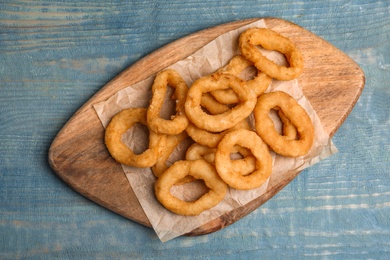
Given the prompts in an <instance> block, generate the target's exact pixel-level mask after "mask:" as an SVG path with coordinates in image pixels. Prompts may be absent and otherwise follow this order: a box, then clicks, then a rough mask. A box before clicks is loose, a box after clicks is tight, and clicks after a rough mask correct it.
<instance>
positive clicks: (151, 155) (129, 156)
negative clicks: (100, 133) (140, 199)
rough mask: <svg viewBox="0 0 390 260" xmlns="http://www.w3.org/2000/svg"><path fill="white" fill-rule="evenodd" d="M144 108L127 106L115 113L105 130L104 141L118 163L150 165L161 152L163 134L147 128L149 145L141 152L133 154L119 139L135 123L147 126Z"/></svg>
mask: <svg viewBox="0 0 390 260" xmlns="http://www.w3.org/2000/svg"><path fill="white" fill-rule="evenodd" d="M146 112H147V109H146V108H129V109H125V110H122V111H121V112H119V113H117V114H116V115H115V116H114V117H113V118H112V119H111V121H110V123H109V124H108V126H107V127H106V130H105V135H104V139H105V140H104V141H105V144H106V147H107V149H108V151H109V153H110V154H111V156H112V157H113V158H114V159H115V160H116V161H117V162H119V163H122V164H125V165H129V166H135V167H151V166H153V165H154V164H155V163H156V160H157V158H158V156H159V155H160V153H161V152H162V146H161V144H162V143H163V142H165V138H166V136H165V135H161V134H157V133H156V132H154V131H153V130H151V129H149V147H148V149H146V150H145V151H144V152H143V153H141V154H135V153H134V152H133V151H132V150H131V149H130V148H128V147H127V146H126V145H125V144H124V143H123V142H122V140H121V138H122V135H123V134H124V133H125V132H126V131H127V130H128V129H130V128H131V127H133V126H134V125H135V124H136V123H140V124H143V125H145V126H147V120H146Z"/></svg>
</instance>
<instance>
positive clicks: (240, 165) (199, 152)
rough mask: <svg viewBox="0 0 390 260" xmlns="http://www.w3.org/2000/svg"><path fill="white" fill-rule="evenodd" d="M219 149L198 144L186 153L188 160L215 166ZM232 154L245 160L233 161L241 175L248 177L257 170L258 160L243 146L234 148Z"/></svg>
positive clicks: (233, 166) (235, 169)
mask: <svg viewBox="0 0 390 260" xmlns="http://www.w3.org/2000/svg"><path fill="white" fill-rule="evenodd" d="M216 152H217V148H210V147H207V146H204V145H200V144H198V143H194V144H193V145H191V146H190V147H189V148H188V150H187V153H186V160H190V161H195V160H201V159H203V160H205V161H206V162H208V163H211V164H215V153H216ZM232 153H234V154H239V155H241V156H242V157H243V159H234V160H232V164H231V165H232V168H233V169H234V171H236V172H240V173H241V175H248V174H250V173H251V172H253V171H254V170H255V169H256V159H255V158H254V157H253V156H252V154H251V152H250V151H248V150H247V149H245V148H243V147H241V146H238V145H236V146H234V149H233V150H232Z"/></svg>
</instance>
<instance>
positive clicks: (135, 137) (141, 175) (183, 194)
mask: <svg viewBox="0 0 390 260" xmlns="http://www.w3.org/2000/svg"><path fill="white" fill-rule="evenodd" d="M250 27H266V26H265V23H264V21H263V20H260V21H257V22H255V23H252V24H249V25H247V26H244V27H241V28H239V29H237V30H233V31H230V32H228V33H226V34H224V35H221V36H220V37H218V38H216V39H215V40H214V41H212V42H210V43H209V44H208V45H206V46H204V47H203V48H202V49H200V50H199V51H197V52H196V53H194V54H193V55H191V56H189V57H188V58H186V59H184V60H181V61H179V62H177V63H175V64H173V65H172V66H170V68H173V69H175V70H176V71H178V72H179V74H181V76H182V77H183V79H184V80H185V81H186V83H187V85H188V86H191V83H192V82H193V81H194V80H196V79H198V78H200V77H202V76H205V75H208V74H211V73H213V72H214V71H216V70H217V69H219V68H220V67H222V66H224V65H225V64H226V63H227V62H228V61H229V60H230V59H231V58H232V57H233V56H234V55H236V54H238V53H239V51H238V36H239V35H240V34H241V32H243V31H244V30H246V29H247V28H250ZM265 53H266V56H267V57H268V58H270V59H272V60H274V61H275V62H277V63H280V64H283V63H285V59H284V56H283V55H281V54H279V53H277V52H269V51H265ZM153 80H154V77H150V78H148V79H146V80H144V81H142V82H139V83H137V84H135V85H132V86H129V87H127V88H125V89H123V90H121V91H118V92H117V93H116V94H114V95H113V96H112V97H110V98H109V99H108V100H106V101H104V102H101V103H98V104H95V105H94V108H95V110H96V112H97V114H98V116H99V118H100V120H101V122H102V124H103V126H104V127H106V126H107V124H108V123H109V121H110V119H111V117H112V116H113V115H115V114H116V113H118V112H119V111H121V110H123V109H125V108H130V107H148V105H149V101H150V99H151V86H152V84H153ZM275 90H281V91H285V92H287V93H289V94H290V95H292V96H293V97H294V98H295V99H296V100H297V101H298V103H299V104H300V105H301V106H302V107H303V108H305V110H306V111H307V112H308V114H309V116H310V117H311V119H312V121H313V123H314V127H315V144H314V145H313V147H312V149H311V150H310V152H309V153H308V154H307V155H305V156H303V157H299V158H286V157H283V156H279V155H275V154H274V153H272V156H273V173H272V175H283V174H288V173H289V172H292V171H301V170H303V169H305V168H307V167H309V166H311V165H313V164H315V163H317V162H319V161H321V160H323V159H325V158H327V157H328V156H330V155H332V154H334V153H336V152H337V148H336V147H335V146H334V144H333V142H332V141H331V139H330V138H329V136H328V135H327V134H326V132H325V131H324V129H323V127H322V125H321V122H320V120H319V118H318V117H317V115H316V113H315V111H314V110H313V108H312V107H311V105H310V103H309V102H308V100H307V99H306V98H305V97H304V95H303V93H302V90H301V88H300V87H299V85H298V81H297V80H292V81H276V80H274V81H273V82H272V84H271V85H270V87H269V88H268V90H267V92H269V91H275ZM252 120H253V118H252ZM278 123H280V122H278V121H277V119H275V124H276V127H278V126H277V124H278ZM122 141H123V142H125V143H126V144H127V145H128V146H129V147H130V148H131V149H134V150H137V149H138V150H141V151H142V149H144V148H145V134H142V130H135V129H132V130H129V131H128V133H126V134H125V135H124V136H123V139H122ZM181 154H183V150H178V151H177V153H175V155H173V158H171V160H172V161H174V160H175V156H180V155H181ZM122 167H123V170H124V172H125V174H126V177H127V179H128V181H129V183H130V185H131V187H132V189H133V190H134V192H135V194H136V196H137V198H138V200H139V202H140V204H141V206H142V208H143V210H144V211H145V214H146V215H147V217H148V219H149V221H150V223H151V224H152V226H153V229H154V230H155V232H156V234H157V235H158V237H159V239H160V240H161V241H163V242H166V241H168V240H170V239H173V238H175V237H177V236H180V235H183V234H185V233H188V232H190V231H191V230H193V229H195V228H197V227H199V226H202V225H203V224H206V223H208V222H210V221H212V220H213V219H215V218H218V217H219V216H221V215H223V214H224V213H226V212H229V211H231V210H233V209H234V208H237V207H240V206H243V205H245V204H247V203H249V202H250V201H252V200H253V199H255V198H257V197H259V196H261V195H262V194H264V192H265V191H266V190H267V186H268V182H269V180H268V181H267V182H266V183H264V185H263V186H261V187H260V188H258V189H254V190H250V191H238V190H235V189H229V191H228V194H227V195H226V196H225V199H224V200H223V201H222V202H221V203H220V204H218V205H217V206H216V207H214V208H212V209H210V210H208V211H205V212H203V213H202V214H200V215H199V216H196V217H183V216H179V215H176V214H174V213H171V212H170V211H168V210H166V209H165V208H164V207H163V206H162V205H161V204H160V203H159V202H158V201H157V200H156V198H155V195H154V183H155V180H156V179H155V177H154V175H153V173H152V171H151V169H150V168H144V169H140V168H135V167H129V166H125V165H122ZM186 185H187V186H185V188H184V187H176V188H175V189H174V190H173V191H172V192H173V194H174V195H176V196H178V197H180V198H187V197H192V196H193V194H192V192H193V191H194V190H195V193H196V195H195V196H199V194H201V192H202V191H203V190H202V189H201V188H200V187H199V185H198V184H196V183H195V184H186ZM197 185H198V186H197Z"/></svg>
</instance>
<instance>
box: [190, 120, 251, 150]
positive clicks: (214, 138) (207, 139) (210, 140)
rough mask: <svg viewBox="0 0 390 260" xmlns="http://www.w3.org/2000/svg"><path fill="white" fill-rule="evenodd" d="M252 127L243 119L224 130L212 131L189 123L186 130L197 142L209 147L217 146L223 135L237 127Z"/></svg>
mask: <svg viewBox="0 0 390 260" xmlns="http://www.w3.org/2000/svg"><path fill="white" fill-rule="evenodd" d="M240 128H244V129H250V126H249V123H248V121H247V120H246V119H244V120H242V121H241V122H239V123H238V124H236V125H235V126H233V127H231V128H229V129H226V130H225V131H222V132H210V131H206V130H204V129H201V128H199V127H197V126H196V125H194V124H192V123H189V124H188V126H187V128H186V131H187V133H188V135H189V136H190V137H191V138H192V139H193V140H194V141H195V142H197V143H199V144H201V145H204V146H208V147H217V145H218V143H219V142H220V141H221V140H222V137H223V136H224V135H225V134H227V133H228V132H230V131H233V130H236V129H240Z"/></svg>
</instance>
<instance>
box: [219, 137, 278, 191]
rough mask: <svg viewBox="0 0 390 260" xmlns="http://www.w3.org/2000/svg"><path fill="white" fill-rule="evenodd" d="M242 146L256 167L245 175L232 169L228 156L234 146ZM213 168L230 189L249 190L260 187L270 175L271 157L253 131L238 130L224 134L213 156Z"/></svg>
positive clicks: (265, 146)
mask: <svg viewBox="0 0 390 260" xmlns="http://www.w3.org/2000/svg"><path fill="white" fill-rule="evenodd" d="M236 145H238V146H242V147H244V148H247V149H249V150H250V151H251V153H252V154H253V156H254V157H255V158H256V162H255V163H256V167H255V169H254V171H253V172H251V173H250V174H247V175H243V174H241V173H240V172H239V171H236V170H235V169H234V168H233V167H232V160H231V158H230V154H231V153H232V151H233V149H234V146H236ZM215 167H216V169H217V172H218V174H219V176H220V177H221V178H222V179H223V180H224V181H225V182H226V183H227V184H228V185H229V186H230V187H232V188H235V189H237V190H249V189H254V188H258V187H260V186H261V185H262V184H263V183H264V182H265V181H266V180H267V179H268V177H269V176H270V175H271V173H272V157H271V154H270V152H269V149H268V147H267V145H266V144H265V143H264V142H263V141H262V140H261V138H260V137H259V136H258V135H257V134H256V133H255V132H253V131H250V130H245V129H240V130H236V131H232V132H230V133H228V134H226V135H225V136H224V137H223V138H222V140H221V142H220V143H219V145H218V149H217V152H216V154H215Z"/></svg>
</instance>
